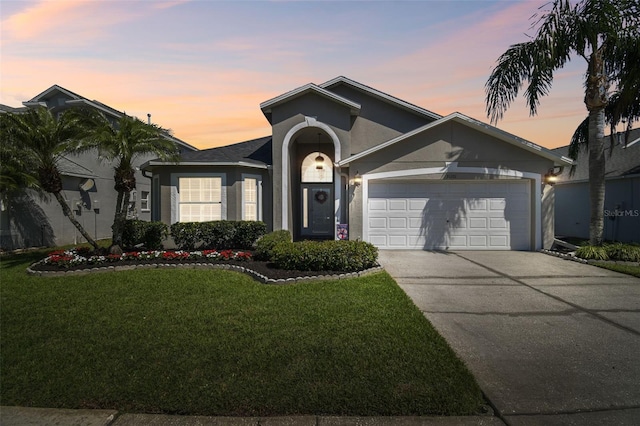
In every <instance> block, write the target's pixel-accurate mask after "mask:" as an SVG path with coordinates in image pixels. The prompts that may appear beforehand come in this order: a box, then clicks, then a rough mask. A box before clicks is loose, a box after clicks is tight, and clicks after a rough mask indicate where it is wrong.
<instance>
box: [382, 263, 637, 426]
mask: <svg viewBox="0 0 640 426" xmlns="http://www.w3.org/2000/svg"><path fill="white" fill-rule="evenodd" d="M380 262H381V264H382V265H383V266H384V267H385V269H386V270H387V271H388V272H389V273H390V274H391V275H392V276H393V277H394V278H395V279H396V281H397V282H398V284H399V285H400V287H402V289H403V290H404V291H405V292H406V293H407V294H408V295H409V296H410V297H411V298H412V299H413V301H414V303H415V304H416V305H417V306H418V308H419V309H420V310H421V311H422V312H423V313H424V315H425V316H426V317H427V319H428V320H429V321H431V323H432V324H433V325H434V326H435V327H436V329H437V330H438V332H440V334H442V335H443V336H444V337H445V338H446V339H447V341H448V342H449V344H450V345H451V346H452V347H453V349H454V350H455V351H456V352H457V353H458V355H459V356H460V357H461V358H462V359H463V360H464V361H465V362H466V364H467V365H468V367H469V368H470V369H471V371H472V372H473V374H474V375H475V377H476V379H477V380H478V383H479V384H480V387H481V388H482V390H483V391H484V392H485V394H486V396H487V397H488V399H489V400H490V402H491V404H492V405H493V406H494V408H495V409H496V412H497V414H498V415H499V416H500V417H501V418H502V419H504V420H505V422H506V423H508V424H512V425H524V424H526V425H533V424H540V425H543V424H544V425H548V424H580V425H585V424H616V425H624V424H629V425H636V424H640V361H639V360H640V279H638V278H634V277H630V276H627V275H623V274H619V273H616V272H611V271H608V270H604V269H600V268H597V267H595V266H590V265H584V264H580V263H577V262H571V261H568V260H563V259H559V258H556V257H552V256H548V255H544V254H542V253H532V252H480V251H476V252H471V251H470V252H446V253H438V252H425V251H381V253H380Z"/></svg>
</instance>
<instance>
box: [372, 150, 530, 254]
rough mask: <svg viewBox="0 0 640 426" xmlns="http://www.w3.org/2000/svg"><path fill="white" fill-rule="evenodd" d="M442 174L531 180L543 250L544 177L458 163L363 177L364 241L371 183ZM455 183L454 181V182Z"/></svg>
mask: <svg viewBox="0 0 640 426" xmlns="http://www.w3.org/2000/svg"><path fill="white" fill-rule="evenodd" d="M442 173H460V174H462V173H467V174H481V175H488V176H500V177H510V178H515V179H530V180H532V181H533V183H534V185H533V188H534V190H533V194H532V195H533V196H532V203H533V206H532V213H533V226H534V227H535V230H534V249H535V250H540V249H542V185H541V182H542V176H541V175H540V174H539V173H531V172H521V171H518V170H511V169H494V168H485V167H459V166H458V163H457V162H451V163H446V165H445V166H444V167H429V168H422V169H411V170H398V171H393V172H380V173H370V174H364V175H362V239H363V240H364V241H369V228H368V225H367V224H368V223H369V212H368V210H369V209H368V203H369V181H370V180H378V179H388V178H397V177H408V176H424V175H433V174H442ZM452 182H454V181H452Z"/></svg>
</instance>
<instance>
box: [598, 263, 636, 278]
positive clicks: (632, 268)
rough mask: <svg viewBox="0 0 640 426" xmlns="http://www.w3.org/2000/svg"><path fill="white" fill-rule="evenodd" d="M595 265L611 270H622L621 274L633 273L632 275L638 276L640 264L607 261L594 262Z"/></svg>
mask: <svg viewBox="0 0 640 426" xmlns="http://www.w3.org/2000/svg"><path fill="white" fill-rule="evenodd" d="M595 265H596V266H599V267H601V268H605V269H609V270H611V271H616V272H622V273H623V274H627V275H633V276H634V277H638V278H640V266H638V265H629V264H620V263H609V262H596V263H595Z"/></svg>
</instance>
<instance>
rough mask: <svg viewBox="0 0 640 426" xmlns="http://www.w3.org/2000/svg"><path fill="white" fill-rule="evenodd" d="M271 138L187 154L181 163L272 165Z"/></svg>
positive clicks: (182, 156)
mask: <svg viewBox="0 0 640 426" xmlns="http://www.w3.org/2000/svg"><path fill="white" fill-rule="evenodd" d="M271 157H272V156H271V136H265V137H262V138H258V139H252V140H250V141H245V142H239V143H235V144H233V145H226V146H220V147H217V148H210V149H203V150H201V151H193V152H185V153H184V154H182V155H181V156H180V161H181V162H202V163H240V162H244V163H255V164H264V165H271V164H272V158H271Z"/></svg>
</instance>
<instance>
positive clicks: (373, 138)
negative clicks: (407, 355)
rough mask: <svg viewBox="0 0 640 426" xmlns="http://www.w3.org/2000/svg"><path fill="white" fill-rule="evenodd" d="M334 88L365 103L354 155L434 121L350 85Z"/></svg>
mask: <svg viewBox="0 0 640 426" xmlns="http://www.w3.org/2000/svg"><path fill="white" fill-rule="evenodd" d="M330 90H331V91H332V92H333V93H336V94H337V95H340V96H343V97H345V98H347V99H350V100H352V101H355V102H357V103H359V104H360V105H361V109H360V113H359V114H358V116H357V117H356V119H355V121H354V124H353V128H352V132H351V134H352V146H351V150H350V154H352V155H353V154H357V153H359V152H362V151H365V150H367V149H369V148H371V147H373V146H376V145H378V144H380V143H382V142H385V141H387V140H389V139H392V138H394V137H396V136H399V135H401V134H403V133H406V132H409V131H411V130H414V129H417V128H418V127H420V126H423V125H425V124H428V123H429V122H431V121H433V119H430V118H427V117H424V116H422V115H420V114H417V113H415V112H410V111H407V110H405V109H402V108H398V107H397V106H394V105H391V104H389V103H388V102H386V101H383V100H381V99H378V98H377V97H375V96H372V95H371V94H367V93H365V92H363V91H361V90H358V89H355V88H352V87H349V86H347V85H337V86H335V87H332V88H330Z"/></svg>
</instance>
